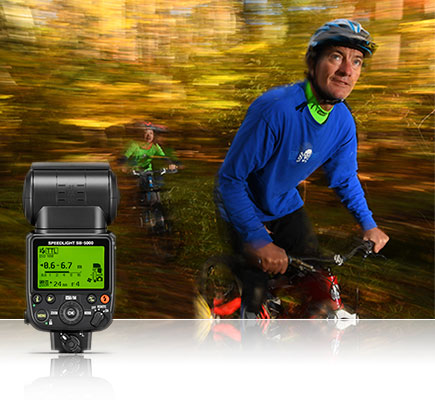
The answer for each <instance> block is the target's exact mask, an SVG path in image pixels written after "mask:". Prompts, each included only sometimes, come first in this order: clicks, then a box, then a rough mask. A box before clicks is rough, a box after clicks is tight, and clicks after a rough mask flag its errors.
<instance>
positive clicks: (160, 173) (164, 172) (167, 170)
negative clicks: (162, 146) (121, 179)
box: [132, 168, 178, 176]
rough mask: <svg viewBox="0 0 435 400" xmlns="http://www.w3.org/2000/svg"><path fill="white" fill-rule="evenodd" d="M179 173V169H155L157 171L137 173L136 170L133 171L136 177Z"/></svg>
mask: <svg viewBox="0 0 435 400" xmlns="http://www.w3.org/2000/svg"><path fill="white" fill-rule="evenodd" d="M177 172H178V168H174V169H169V168H162V169H155V170H148V171H137V170H135V169H133V170H132V173H133V175H135V176H141V175H148V174H159V175H165V174H176V173H177Z"/></svg>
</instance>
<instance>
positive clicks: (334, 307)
mask: <svg viewBox="0 0 435 400" xmlns="http://www.w3.org/2000/svg"><path fill="white" fill-rule="evenodd" d="M357 253H360V254H361V256H362V258H363V259H365V258H367V257H369V256H371V255H374V253H373V242H371V241H362V242H360V243H358V245H357V246H355V247H354V248H353V249H352V250H351V251H350V252H349V253H348V254H346V255H340V254H335V255H334V256H333V257H331V258H314V257H305V258H296V257H292V256H290V255H288V268H287V271H286V272H285V273H284V274H278V275H273V276H272V275H271V276H270V279H269V281H268V294H269V295H268V297H267V298H266V300H265V302H264V303H263V306H262V309H261V310H260V312H259V314H258V318H260V319H272V318H329V319H357V318H358V315H357V314H356V312H354V311H352V310H350V308H348V307H345V306H344V305H343V302H342V299H341V294H340V287H339V285H338V281H337V277H336V276H335V275H333V272H332V269H331V267H325V265H338V266H341V265H343V264H344V263H345V262H347V261H348V260H349V259H351V258H352V257H353V256H355V255H356V254H357ZM245 262H246V261H245V260H244V259H243V258H242V257H241V256H216V257H211V258H209V259H208V260H207V261H206V262H205V263H204V264H203V266H202V268H201V271H200V277H199V285H198V286H199V293H198V294H197V297H196V300H195V312H196V316H197V318H214V319H219V318H226V319H232V318H240V317H241V303H242V296H241V294H242V283H241V281H240V279H239V278H238V276H237V275H238V274H237V271H239V270H240V268H243V263H245ZM319 265H321V267H319Z"/></svg>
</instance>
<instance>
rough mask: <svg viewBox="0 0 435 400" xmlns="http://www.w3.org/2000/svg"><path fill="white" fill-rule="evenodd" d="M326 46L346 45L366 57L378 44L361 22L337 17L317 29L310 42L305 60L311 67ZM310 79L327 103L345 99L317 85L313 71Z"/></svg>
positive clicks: (309, 74) (369, 55)
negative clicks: (331, 94) (330, 93)
mask: <svg viewBox="0 0 435 400" xmlns="http://www.w3.org/2000/svg"><path fill="white" fill-rule="evenodd" d="M326 46H345V47H350V48H353V49H357V50H359V51H361V52H362V53H363V55H364V57H367V58H368V57H371V56H372V55H373V53H374V52H375V50H376V48H377V45H376V44H375V43H374V42H373V41H372V38H371V36H370V34H369V32H368V31H366V30H365V29H364V28H363V27H362V26H361V24H359V23H358V22H355V21H351V20H349V19H336V20H334V21H330V22H327V23H326V24H324V25H322V26H321V27H320V28H319V29H317V30H316V32H315V33H314V35H313V36H312V37H311V39H310V42H309V44H308V49H307V52H306V54H305V61H306V63H307V65H308V67H309V68H313V67H315V65H316V63H317V60H318V58H319V56H320V55H321V54H322V50H323V49H324V48H325V47H326ZM307 77H308V80H309V81H310V82H311V83H312V84H313V86H314V88H315V90H316V92H317V93H318V95H319V96H320V97H321V98H322V99H323V101H324V102H325V103H328V104H336V103H340V102H342V101H343V99H338V98H334V97H331V96H330V95H328V94H326V93H324V92H323V91H322V90H321V89H320V87H319V86H318V85H317V83H316V81H315V79H314V77H313V76H311V72H310V71H309V72H308V75H307Z"/></svg>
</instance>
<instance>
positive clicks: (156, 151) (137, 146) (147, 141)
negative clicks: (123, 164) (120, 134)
mask: <svg viewBox="0 0 435 400" xmlns="http://www.w3.org/2000/svg"><path fill="white" fill-rule="evenodd" d="M131 127H132V128H133V129H134V130H138V131H143V142H136V141H132V142H131V143H130V144H129V147H128V149H127V150H126V152H125V153H124V155H125V157H126V158H127V161H128V163H129V164H130V165H133V166H134V167H136V168H139V169H141V170H142V171H152V169H153V165H152V160H153V158H154V157H156V156H159V157H166V154H165V152H164V151H163V149H162V148H161V147H160V145H159V144H158V143H157V142H156V141H155V131H156V130H157V127H156V126H155V125H153V124H152V123H151V122H145V121H144V122H136V123H134V124H133V125H132V126H131ZM167 161H168V162H169V169H171V170H173V169H176V168H177V165H176V164H175V163H174V162H173V161H172V160H170V159H167Z"/></svg>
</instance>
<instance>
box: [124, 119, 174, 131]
mask: <svg viewBox="0 0 435 400" xmlns="http://www.w3.org/2000/svg"><path fill="white" fill-rule="evenodd" d="M126 128H127V129H133V130H135V131H140V130H146V129H151V130H152V131H154V132H155V133H156V132H167V130H168V128H167V127H166V126H164V125H156V124H153V123H152V122H150V121H135V122H133V123H131V124H128V125H126Z"/></svg>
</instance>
